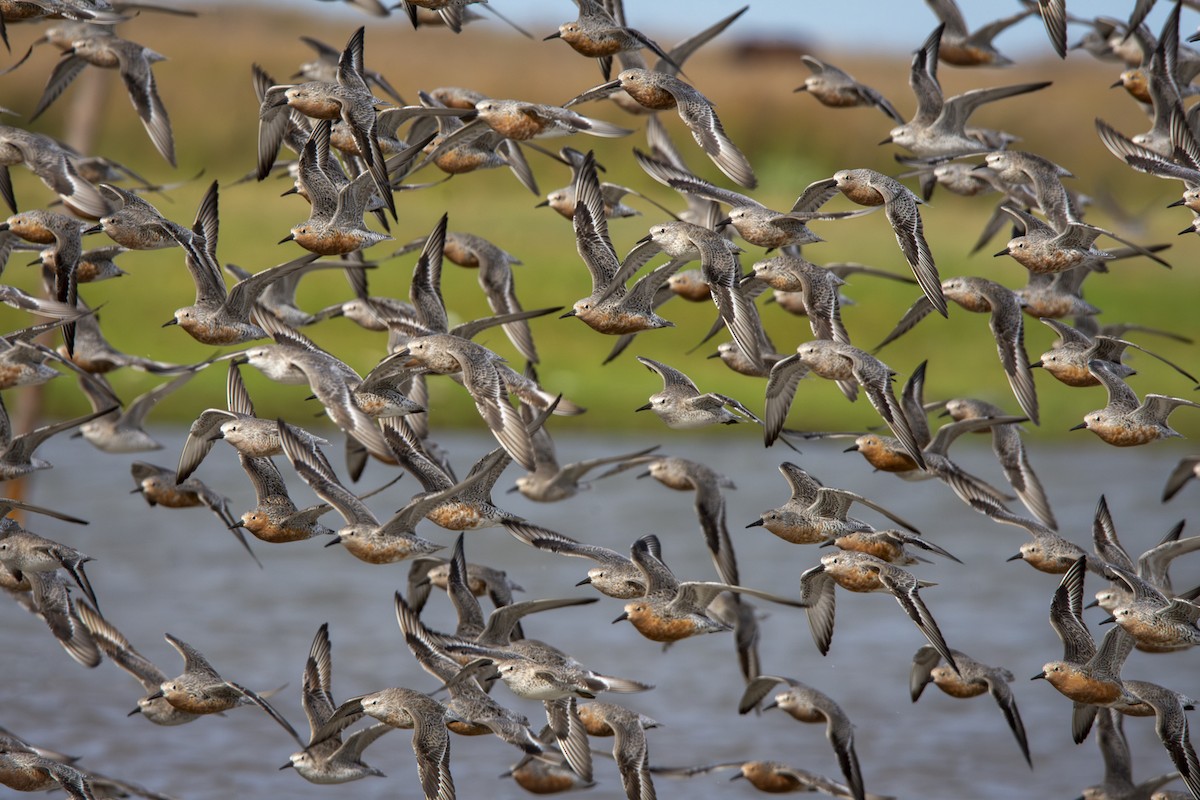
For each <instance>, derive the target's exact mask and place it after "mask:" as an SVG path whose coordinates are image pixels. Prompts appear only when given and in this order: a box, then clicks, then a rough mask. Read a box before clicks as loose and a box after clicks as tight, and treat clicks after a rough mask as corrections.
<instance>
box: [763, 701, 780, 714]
mask: <svg viewBox="0 0 1200 800" xmlns="http://www.w3.org/2000/svg"><path fill="white" fill-rule="evenodd" d="M772 708H779V703H776V702H775V701H774V700H772V701H771V702H769V703H767V704H766V705H765V706H763V707H762V710H763V711H769V710H771V709H772Z"/></svg>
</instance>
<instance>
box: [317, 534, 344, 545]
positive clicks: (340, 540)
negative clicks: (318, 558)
mask: <svg viewBox="0 0 1200 800" xmlns="http://www.w3.org/2000/svg"><path fill="white" fill-rule="evenodd" d="M341 543H342V537H340V536H339V537H337V538H336V539H333V540H332V541H328V542H326V543H325V544H323V545H321V546H322V547H333V546H334V545H335V544H341Z"/></svg>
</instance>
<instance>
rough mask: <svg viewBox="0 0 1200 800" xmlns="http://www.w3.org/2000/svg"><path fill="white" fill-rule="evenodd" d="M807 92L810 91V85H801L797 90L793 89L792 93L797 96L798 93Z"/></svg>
mask: <svg viewBox="0 0 1200 800" xmlns="http://www.w3.org/2000/svg"><path fill="white" fill-rule="evenodd" d="M807 91H808V84H807V83H806V84H803V85H801V86H797V87H796V88H795V89H792V93H793V94H795V93H796V92H807Z"/></svg>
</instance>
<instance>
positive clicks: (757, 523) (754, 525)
mask: <svg viewBox="0 0 1200 800" xmlns="http://www.w3.org/2000/svg"><path fill="white" fill-rule="evenodd" d="M762 524H763V519H762V517H759V518H758V519H756V520H754V522H751V523H750V524H749V525H747V526H746V527H747V528H757V527H759V526H760V525H762Z"/></svg>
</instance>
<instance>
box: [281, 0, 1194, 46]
mask: <svg viewBox="0 0 1200 800" xmlns="http://www.w3.org/2000/svg"><path fill="white" fill-rule="evenodd" d="M302 2H303V3H307V4H308V5H309V6H310V7H311V8H313V9H314V13H318V14H319V13H321V12H322V11H324V12H325V13H332V14H337V15H338V16H340V17H345V16H353V15H359V16H361V12H358V11H356V10H355V9H352V8H349V7H341V6H340V4H335V3H321V2H316V0H287V4H288V5H289V6H291V7H293V8H295V7H296V5H297V4H298V3H302ZM748 2H749V5H750V10H749V11H747V12H746V14H744V15H743V16H742V18H741V19H740V20H738V22H737V24H736V25H735V26H734V27H733V28H731V29H730V31H729V33H728V34H727V35H729V36H737V37H765V38H778V39H802V40H804V41H806V42H810V43H811V44H813V45H814V47H818V48H821V49H825V48H829V49H838V48H841V47H850V46H855V45H856V44H861V42H862V41H863V39H866V40H867V41H870V42H872V43H873V47H875V48H876V49H877V50H883V51H896V50H899V51H904V52H907V51H910V50H913V49H915V48H916V47H917V46H918V45H919V44H920V43H921V41H922V40H923V39H924V38H925V36H926V35H927V34H928V33H929V31H930V30H932V29H933V26H934V23H935V21H936V18H935V17H934V15H933V12H932V11H930V10H929V8H928V7H927V6H926V5H925V3H923V2H920V0H748ZM744 4H745V3H744V2H739V1H737V0H626V14H627V16H628V17H629V22H630V24H631V25H633V26H634V27H638V28H642V29H645V30H646V31H647V32H649V33H652V34H655V33H657V32H663V33H668V34H686V33H688V32H690V31H694V30H697V29H699V28H702V27H704V26H705V25H708V24H709V23H711V22H714V21H716V20H718V19H720V18H721V17H723V16H725V15H726V14H729V13H730V12H732V11H734V10H736V9H737V8H740V7H741V6H742V5H744ZM491 5H492V6H493V7H495V8H496V9H497V10H499V11H501V12H503V13H504V14H505V15H506V16H509V17H512V18H513V19H515V20H518V21H519V22H520V23H521V24H523V25H524V26H525V27H527V28H528V29H529V30H530V31H531V32H532V33H534V34H535V35H538V36H544V35H546V34H548V33H552V32H553V31H554V30H555V28H556V27H557V24H558V23H561V22H566V21H567V20H569V19H573V18H574V16H575V13H576V12H575V6H574V4H573V3H571V2H570V1H569V0H491ZM1132 6H1133V0H1068V2H1067V7H1068V10H1069V11H1071V12H1073V13H1075V14H1078V15H1084V14H1086V15H1089V16H1111V17H1117V18H1120V19H1125V18H1127V17H1128V15H1129V9H1130V8H1131V7H1132ZM1170 6H1171V4H1170V3H1169V2H1167V0H1162V2H1159V3H1158V5H1157V6H1156V7H1155V9H1154V12H1153V13H1152V15H1151V17H1150V26H1151V28H1152V29H1154V30H1155V31H1156V32H1157V29H1158V28H1159V27H1160V26H1161V25H1162V20H1163V19H1164V18H1165V16H1166V14H1167V13H1168V12H1169V11H1170ZM959 7H960V8H961V9H962V12H963V15H964V16H965V17H966V19H967V24H968V25H970V26H972V28H974V27H977V26H979V25H980V24H983V23H985V22H987V21H988V20H990V19H992V18H993V17H999V16H1004V15H1007V14H1010V13H1013V12H1014V11H1015V10H1016V9H1017V8H1018V7H1019V5H1018V3H1016V2H1015V0H959ZM482 13H483V14H484V15H485V16H490V15H488V14H487V12H486V11H484V12H482ZM1197 22H1200V15H1197V14H1195V13H1194V12H1189V11H1186V10H1185V11H1184V17H1183V35H1184V36H1185V37H1186V36H1187V35H1189V34H1190V33H1191V32H1192V31H1194V30H1195V26H1196V24H1197ZM486 24H488V25H499V24H501V23H499V22H498V21H494V18H493V21H492V22H489V23H486ZM1083 30H1084V28H1083V27H1081V26H1077V25H1071V26H1069V27H1068V32H1067V33H1068V41H1069V42H1072V43H1073V42H1075V41H1077V40H1078V39H1079V36H1080V35H1081V33H1082V32H1083ZM997 43H998V45H999V47H1000V49H1001V51H1002V52H1005V53H1006V54H1009V55H1012V56H1031V55H1032V56H1037V55H1045V54H1049V53H1050V52H1051V51H1050V49H1049V43H1048V42H1047V40H1046V34H1045V31H1044V29H1043V28H1042V25H1041V21H1040V20H1039V19H1037V18H1036V17H1034V18H1031V19H1028V20H1024V21H1022V22H1021V23H1019V24H1018V25H1015V26H1014V27H1013V28H1010V29H1009V30H1008V31H1005V32H1004V33H1003V34H1002V35H1001V36H1000V38H999V39H998V40H997Z"/></svg>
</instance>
